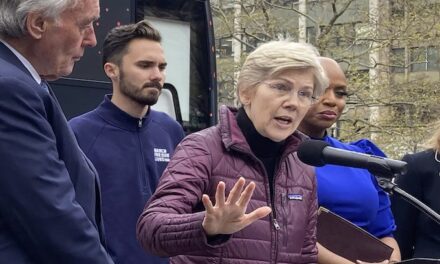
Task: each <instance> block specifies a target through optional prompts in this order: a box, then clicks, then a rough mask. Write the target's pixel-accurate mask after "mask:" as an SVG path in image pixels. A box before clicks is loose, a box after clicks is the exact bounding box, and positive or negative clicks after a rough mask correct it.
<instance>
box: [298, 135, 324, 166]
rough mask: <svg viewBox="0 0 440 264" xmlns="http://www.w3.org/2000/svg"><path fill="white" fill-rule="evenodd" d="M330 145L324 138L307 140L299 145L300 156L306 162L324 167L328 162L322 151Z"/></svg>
mask: <svg viewBox="0 0 440 264" xmlns="http://www.w3.org/2000/svg"><path fill="white" fill-rule="evenodd" d="M328 146H330V145H329V144H328V143H327V142H325V141H322V140H314V139H311V140H306V141H304V142H302V143H301V144H300V145H299V148H298V158H299V159H300V160H301V161H302V162H304V163H305V164H308V165H311V166H315V167H322V166H324V165H325V164H326V163H325V160H324V157H323V155H322V151H323V150H324V148H326V147H328Z"/></svg>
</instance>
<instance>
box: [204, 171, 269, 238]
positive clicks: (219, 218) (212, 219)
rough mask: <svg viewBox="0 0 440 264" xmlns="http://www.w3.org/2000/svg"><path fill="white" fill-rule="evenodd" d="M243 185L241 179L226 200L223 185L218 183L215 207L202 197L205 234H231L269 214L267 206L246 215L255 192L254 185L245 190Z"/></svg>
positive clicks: (205, 196)
mask: <svg viewBox="0 0 440 264" xmlns="http://www.w3.org/2000/svg"><path fill="white" fill-rule="evenodd" d="M244 185H245V179H244V178H243V177H241V178H240V179H239V180H238V181H237V182H236V183H235V185H234V187H233V188H232V190H231V192H230V193H229V196H228V198H227V200H226V198H225V183H224V182H219V183H218V185H217V190H216V192H215V200H216V201H215V205H213V204H212V202H211V200H210V199H209V197H208V195H206V194H204V195H203V197H202V202H203V205H204V206H205V209H206V213H205V218H204V219H203V223H202V226H203V229H204V230H205V232H206V234H208V235H218V234H224V235H228V234H233V233H235V232H237V231H240V230H241V229H243V228H245V227H246V226H248V225H250V224H252V223H253V222H255V221H256V220H258V219H260V218H262V217H265V216H266V215H268V214H270V212H271V209H270V207H268V206H263V207H260V208H257V209H255V210H254V211H252V212H251V213H249V214H246V208H247V206H248V204H249V201H250V200H251V197H252V194H253V193H254V190H255V183H254V182H251V183H249V184H248V185H247V186H246V188H244ZM243 188H244V190H243Z"/></svg>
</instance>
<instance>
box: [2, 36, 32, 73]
mask: <svg viewBox="0 0 440 264" xmlns="http://www.w3.org/2000/svg"><path fill="white" fill-rule="evenodd" d="M0 59H4V60H5V61H7V62H9V63H11V64H13V65H15V66H16V67H17V68H19V69H20V70H21V71H22V72H24V73H26V74H27V75H28V76H29V77H30V78H32V79H33V80H34V78H33V77H32V74H31V73H30V72H29V70H28V69H27V68H26V67H25V66H24V64H23V63H22V62H21V61H20V60H19V59H18V58H17V56H15V54H14V53H13V52H12V51H11V50H10V49H9V48H8V47H6V45H5V44H3V43H2V42H0Z"/></svg>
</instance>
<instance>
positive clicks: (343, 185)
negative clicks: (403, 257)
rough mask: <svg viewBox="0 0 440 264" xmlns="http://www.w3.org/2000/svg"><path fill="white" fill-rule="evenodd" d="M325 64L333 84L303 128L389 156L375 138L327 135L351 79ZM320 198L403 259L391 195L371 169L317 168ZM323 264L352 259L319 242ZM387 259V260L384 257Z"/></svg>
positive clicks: (326, 60)
mask: <svg viewBox="0 0 440 264" xmlns="http://www.w3.org/2000/svg"><path fill="white" fill-rule="evenodd" d="M320 61H321V65H322V66H323V68H324V70H325V71H326V73H327V76H328V78H329V84H330V85H329V87H328V88H327V89H326V90H325V93H324V94H323V95H322V96H321V97H320V98H319V100H318V101H317V102H316V103H315V104H314V105H313V106H312V107H310V109H309V111H308V113H307V114H306V116H305V117H304V119H303V121H302V122H301V124H300V126H299V128H298V129H299V130H300V131H301V132H303V133H304V134H306V135H308V136H310V137H311V138H314V139H321V140H324V141H326V142H327V143H329V144H330V145H331V146H332V147H335V148H340V149H345V150H350V151H356V152H362V153H367V154H373V155H377V156H385V154H384V153H383V152H382V151H381V150H380V149H379V148H378V147H376V146H375V145H374V144H373V143H372V142H370V141H369V140H366V139H362V140H359V141H356V142H353V143H350V144H346V143H342V142H341V141H339V140H337V139H335V138H332V137H330V136H328V135H327V132H326V130H327V128H329V127H331V126H332V125H333V124H334V123H335V122H336V121H337V120H338V119H339V117H340V116H341V114H342V112H343V110H344V107H345V101H346V97H347V80H346V78H345V75H344V72H343V71H342V69H341V68H340V66H339V65H338V63H337V62H336V61H334V60H332V59H330V58H324V57H321V59H320ZM316 176H317V181H318V201H319V205H320V206H323V207H325V208H327V209H329V210H331V211H332V212H334V213H336V214H338V215H340V216H342V217H344V218H345V219H347V220H349V221H351V222H352V223H354V224H356V225H357V226H359V227H361V228H363V229H365V230H366V231H368V232H369V233H371V234H372V235H374V236H376V237H378V238H379V239H380V240H382V241H383V242H384V243H386V244H387V245H389V246H391V247H393V248H394V252H393V254H392V256H391V258H390V260H389V261H390V262H393V261H399V260H400V251H399V247H398V245H397V242H396V240H395V239H394V238H393V236H392V233H393V231H394V230H395V224H394V218H393V215H392V213H391V209H390V200H389V198H388V195H387V194H386V193H385V192H384V191H383V190H382V189H381V188H380V187H379V185H378V184H377V181H376V178H375V177H374V176H373V175H372V174H371V173H370V172H369V171H368V170H364V169H358V168H350V167H342V166H336V165H326V166H324V167H318V168H316ZM318 249H319V254H318V262H319V263H320V264H332V263H337V264H345V263H352V262H351V261H349V260H347V259H345V258H343V257H341V256H338V255H336V254H334V253H333V252H331V251H329V250H327V249H326V248H324V247H323V246H321V245H318ZM383 263H387V261H384V262H383Z"/></svg>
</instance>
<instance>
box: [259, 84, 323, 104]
mask: <svg viewBox="0 0 440 264" xmlns="http://www.w3.org/2000/svg"><path fill="white" fill-rule="evenodd" d="M262 83H263V84H266V85H267V86H268V87H269V88H270V89H271V90H272V91H273V92H274V93H276V94H277V95H278V96H280V97H284V96H289V95H291V94H292V92H295V91H296V97H297V98H298V101H299V102H300V103H301V104H302V105H310V104H313V103H314V102H316V99H317V98H316V97H315V96H313V90H312V89H310V88H304V89H295V88H294V87H293V86H292V85H291V84H289V83H287V82H285V81H281V80H280V81H264V82H262Z"/></svg>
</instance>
